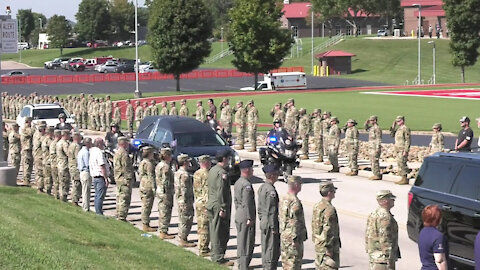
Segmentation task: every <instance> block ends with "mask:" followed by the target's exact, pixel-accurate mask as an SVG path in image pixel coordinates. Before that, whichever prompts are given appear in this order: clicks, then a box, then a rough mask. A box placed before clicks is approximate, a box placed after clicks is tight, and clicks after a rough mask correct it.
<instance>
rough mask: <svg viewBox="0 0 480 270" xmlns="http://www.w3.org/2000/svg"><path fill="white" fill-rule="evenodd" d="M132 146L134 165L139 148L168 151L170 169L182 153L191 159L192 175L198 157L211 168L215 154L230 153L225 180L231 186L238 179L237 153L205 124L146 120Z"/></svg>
mask: <svg viewBox="0 0 480 270" xmlns="http://www.w3.org/2000/svg"><path fill="white" fill-rule="evenodd" d="M132 144H133V146H134V148H135V152H136V154H135V159H134V162H135V164H136V165H138V164H139V163H140V161H141V152H142V148H143V147H145V146H152V147H154V148H155V149H157V150H159V149H160V148H162V147H170V148H172V155H173V157H174V161H173V162H172V163H173V167H174V169H176V164H177V162H176V157H177V156H178V155H179V154H181V153H182V154H187V155H188V156H189V157H191V158H192V167H191V170H192V172H194V171H195V170H197V169H198V168H199V165H198V157H199V156H202V155H209V156H210V157H211V158H212V163H213V164H215V163H216V160H215V155H216V153H217V151H219V150H223V149H227V150H229V151H230V161H229V166H228V169H227V171H228V179H229V180H230V183H234V182H235V181H237V179H238V178H239V177H240V169H239V168H238V163H240V156H239V155H238V153H237V152H235V150H233V149H232V148H231V147H230V146H229V144H228V143H227V142H226V141H225V140H224V139H223V138H222V137H221V136H220V135H218V134H217V133H216V132H215V131H213V130H212V129H211V128H210V127H209V126H208V125H207V124H205V123H202V122H200V121H198V120H196V119H193V118H190V117H181V116H147V117H145V119H143V121H142V123H141V124H140V127H139V128H138V131H137V134H136V135H135V137H134V139H133V141H132Z"/></svg>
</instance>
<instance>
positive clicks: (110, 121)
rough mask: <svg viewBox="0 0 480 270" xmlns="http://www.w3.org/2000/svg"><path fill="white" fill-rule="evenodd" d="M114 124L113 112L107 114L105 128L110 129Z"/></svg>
mask: <svg viewBox="0 0 480 270" xmlns="http://www.w3.org/2000/svg"><path fill="white" fill-rule="evenodd" d="M111 123H112V112H111V111H110V112H106V113H105V127H106V128H107V129H108V128H109V127H110V124H111Z"/></svg>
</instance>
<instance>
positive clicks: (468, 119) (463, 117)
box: [460, 116, 470, 123]
mask: <svg viewBox="0 0 480 270" xmlns="http://www.w3.org/2000/svg"><path fill="white" fill-rule="evenodd" d="M460 122H468V123H470V118H468V116H462V118H460Z"/></svg>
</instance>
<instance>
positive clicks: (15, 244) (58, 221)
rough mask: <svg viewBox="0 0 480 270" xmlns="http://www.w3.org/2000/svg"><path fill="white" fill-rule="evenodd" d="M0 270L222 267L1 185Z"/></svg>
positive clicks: (122, 226) (32, 192) (30, 192)
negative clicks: (0, 246)
mask: <svg viewBox="0 0 480 270" xmlns="http://www.w3.org/2000/svg"><path fill="white" fill-rule="evenodd" d="M0 198H1V200H0V209H1V210H0V213H1V222H0V240H1V243H2V248H0V269H172V270H176V269H223V268H221V267H219V266H217V265H216V264H214V263H212V262H210V261H208V260H205V259H203V258H199V257H197V256H196V255H194V254H193V253H191V252H188V251H185V250H183V249H182V248H179V247H177V246H174V245H172V244H170V243H167V242H164V241H162V240H160V239H158V238H157V237H152V238H145V237H142V236H141V234H142V232H141V231H140V230H138V229H136V228H134V227H133V226H132V225H130V224H128V223H123V222H119V221H116V220H114V219H111V218H107V219H106V218H102V217H99V216H97V215H95V214H93V213H84V212H83V211H82V210H81V209H80V207H73V206H71V205H67V204H65V203H62V202H60V201H58V200H54V199H53V198H52V197H49V196H46V195H37V194H36V191H35V190H33V189H31V188H20V187H0Z"/></svg>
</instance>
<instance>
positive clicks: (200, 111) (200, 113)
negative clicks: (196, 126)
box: [194, 100, 205, 123]
mask: <svg viewBox="0 0 480 270" xmlns="http://www.w3.org/2000/svg"><path fill="white" fill-rule="evenodd" d="M202 103H203V102H202V101H201V100H197V110H196V111H195V115H194V116H195V119H197V120H198V121H200V122H202V123H203V122H204V121H205V109H204V108H203V106H202Z"/></svg>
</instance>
